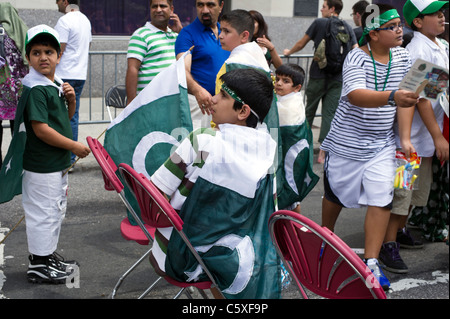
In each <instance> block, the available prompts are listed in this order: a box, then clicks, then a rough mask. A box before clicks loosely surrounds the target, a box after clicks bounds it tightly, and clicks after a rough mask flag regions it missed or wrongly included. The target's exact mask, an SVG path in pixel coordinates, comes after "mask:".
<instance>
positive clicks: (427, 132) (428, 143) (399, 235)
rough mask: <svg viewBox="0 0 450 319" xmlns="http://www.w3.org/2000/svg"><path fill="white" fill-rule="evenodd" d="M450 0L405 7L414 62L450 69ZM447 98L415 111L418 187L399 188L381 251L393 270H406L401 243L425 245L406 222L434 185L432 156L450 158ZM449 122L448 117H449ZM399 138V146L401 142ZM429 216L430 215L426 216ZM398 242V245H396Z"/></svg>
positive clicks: (411, 0)
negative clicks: (449, 31) (448, 33)
mask: <svg viewBox="0 0 450 319" xmlns="http://www.w3.org/2000/svg"><path fill="white" fill-rule="evenodd" d="M448 5H449V3H448V1H432V0H408V1H406V3H405V5H404V7H403V15H404V17H405V20H406V22H407V23H408V24H409V26H410V27H411V29H412V30H413V31H414V37H413V38H412V40H411V42H410V43H409V44H408V45H407V46H406V49H407V50H408V51H409V53H410V56H411V60H412V63H414V62H415V61H416V60H417V59H422V60H425V61H428V62H430V63H433V64H436V65H439V66H441V67H443V68H446V69H448V67H449V62H448V61H449V60H448V58H449V55H448V44H447V46H446V45H445V44H444V43H443V42H441V40H440V39H439V38H438V35H440V34H442V33H443V32H444V31H445V15H444V12H443V10H444V9H446V8H448ZM445 103H447V105H448V100H447V99H446V97H445V96H443V95H442V96H441V98H440V99H438V100H436V101H434V102H431V101H430V100H427V99H426V98H422V99H420V101H419V103H418V104H417V107H416V110H415V112H414V118H413V122H412V126H411V143H412V144H413V145H414V147H415V149H416V152H417V154H418V156H420V157H421V158H422V161H421V166H420V170H419V172H418V174H417V175H418V176H419V178H418V180H417V182H418V188H417V189H415V190H413V191H406V190H401V189H396V190H395V193H394V201H393V208H392V216H391V221H393V223H394V221H396V223H397V225H398V226H397V227H396V228H391V229H388V232H387V234H386V243H385V245H383V248H382V250H381V252H380V256H381V259H382V261H383V263H384V264H385V265H386V269H387V270H389V271H391V272H396V273H404V272H406V271H407V268H406V265H401V263H399V262H398V260H401V259H399V258H393V257H392V256H399V252H398V250H399V246H400V247H405V248H421V247H423V244H422V243H421V242H420V241H418V240H415V239H414V238H413V237H412V236H411V235H410V233H409V231H408V230H407V229H406V221H407V219H408V215H409V213H410V211H411V207H412V206H416V207H425V206H427V203H428V198H429V194H430V189H431V184H432V182H433V173H432V168H433V167H432V166H433V165H432V163H433V155H434V154H436V158H437V161H446V160H448V158H449V144H448V142H447V140H446V139H445V137H444V135H443V134H442V129H443V126H444V109H443V107H442V106H443V104H445ZM447 121H448V119H447ZM398 142H399V141H398V140H397V145H398ZM427 219H428V218H427ZM395 242H397V243H398V244H397V245H396V244H395Z"/></svg>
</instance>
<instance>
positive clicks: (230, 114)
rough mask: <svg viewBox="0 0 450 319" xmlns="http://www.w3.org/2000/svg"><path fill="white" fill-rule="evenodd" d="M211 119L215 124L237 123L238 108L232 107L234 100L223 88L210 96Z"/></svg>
mask: <svg viewBox="0 0 450 319" xmlns="http://www.w3.org/2000/svg"><path fill="white" fill-rule="evenodd" d="M212 102H213V105H212V110H211V115H212V120H213V122H214V123H215V124H217V125H219V124H237V123H238V120H239V118H238V115H239V112H240V110H235V109H233V105H234V102H235V100H234V99H233V98H232V97H231V96H230V95H229V94H228V93H226V92H225V91H224V90H220V92H219V94H217V95H215V96H213V98H212Z"/></svg>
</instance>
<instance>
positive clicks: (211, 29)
mask: <svg viewBox="0 0 450 319" xmlns="http://www.w3.org/2000/svg"><path fill="white" fill-rule="evenodd" d="M223 5H224V3H223V1H220V0H196V8H197V18H196V19H195V21H194V22H193V23H191V24H190V25H189V26H187V27H185V28H183V30H181V32H180V34H179V35H178V38H177V41H176V44H175V54H176V55H177V59H179V58H180V57H181V56H182V55H183V53H185V52H186V51H188V50H189V49H191V48H192V47H193V49H192V51H191V53H192V54H191V55H189V56H188V57H187V59H186V76H187V85H188V92H189V105H190V108H191V116H192V122H193V126H194V129H197V128H200V127H202V128H205V127H210V125H211V124H210V123H211V115H210V107H211V105H212V97H213V96H214V95H215V84H216V75H217V73H218V72H219V70H220V68H221V67H222V65H223V63H224V62H225V60H226V59H227V58H228V57H229V55H230V52H228V51H225V50H223V49H222V47H221V45H220V40H219V33H220V24H219V23H218V20H219V15H220V13H221V12H222V9H223Z"/></svg>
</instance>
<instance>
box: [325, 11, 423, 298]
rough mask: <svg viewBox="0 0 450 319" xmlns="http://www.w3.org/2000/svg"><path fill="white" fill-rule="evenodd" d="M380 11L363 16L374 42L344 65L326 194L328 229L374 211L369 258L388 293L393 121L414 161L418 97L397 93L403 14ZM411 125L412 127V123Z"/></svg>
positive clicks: (368, 226)
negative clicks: (385, 254) (382, 256)
mask: <svg viewBox="0 0 450 319" xmlns="http://www.w3.org/2000/svg"><path fill="white" fill-rule="evenodd" d="M378 9H379V13H370V12H366V13H365V14H364V15H363V18H362V24H363V29H364V33H363V37H361V40H360V41H362V40H363V39H364V38H366V40H367V42H368V44H367V45H364V46H362V47H361V48H357V49H354V50H352V51H351V52H350V53H349V54H348V55H347V58H346V60H345V63H344V68H343V89H342V95H341V99H340V101H339V107H338V109H337V111H336V115H335V117H334V120H333V122H332V125H331V130H330V132H329V133H328V135H327V137H326V139H325V140H324V142H323V143H322V146H321V148H322V149H323V150H324V151H325V152H327V155H326V159H325V166H324V185H325V195H324V197H323V203H322V224H323V226H326V227H328V228H329V229H331V230H334V226H335V223H336V220H337V218H338V216H339V213H340V211H341V209H342V207H347V208H359V207H367V213H366V220H365V225H364V229H365V253H364V258H365V261H366V263H367V265H368V266H369V268H370V269H371V270H372V272H373V273H374V276H375V277H376V278H377V279H378V281H379V282H380V284H381V285H382V286H383V288H384V289H385V290H387V289H388V288H389V286H390V283H389V281H388V279H387V278H386V277H385V275H384V274H383V272H382V271H381V270H380V267H379V265H378V257H379V253H380V248H381V246H382V244H383V240H384V236H385V233H386V229H387V227H388V224H389V218H390V206H391V204H392V199H393V193H394V185H393V177H394V174H395V150H396V145H395V136H394V129H393V128H394V122H395V120H396V117H397V120H398V124H399V131H400V134H401V135H400V137H401V141H402V147H403V149H404V151H405V153H407V155H408V156H409V154H410V152H413V151H414V148H413V146H412V144H411V142H410V139H409V138H410V127H411V126H410V121H411V118H412V113H411V111H410V110H413V108H412V107H413V106H414V105H415V104H416V103H417V99H418V98H419V96H418V95H417V94H415V93H414V92H408V91H405V90H398V86H399V84H400V82H401V80H402V79H403V77H404V76H405V75H406V73H407V72H408V70H409V69H410V68H411V59H410V56H409V54H408V52H407V51H406V50H405V49H403V48H401V47H400V45H401V44H402V41H403V28H402V24H401V20H400V16H399V14H398V12H397V11H396V10H395V9H393V8H392V7H391V6H388V5H378ZM408 123H409V125H408Z"/></svg>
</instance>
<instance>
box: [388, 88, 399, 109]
mask: <svg viewBox="0 0 450 319" xmlns="http://www.w3.org/2000/svg"><path fill="white" fill-rule="evenodd" d="M395 92H397V90H394V91H392V92H391V95H389V99H388V104H389V105H391V106H396V105H397V103H395V100H394V96H395Z"/></svg>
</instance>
